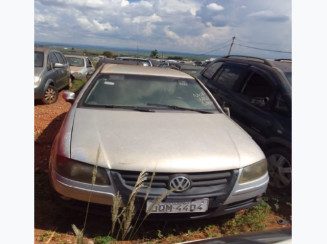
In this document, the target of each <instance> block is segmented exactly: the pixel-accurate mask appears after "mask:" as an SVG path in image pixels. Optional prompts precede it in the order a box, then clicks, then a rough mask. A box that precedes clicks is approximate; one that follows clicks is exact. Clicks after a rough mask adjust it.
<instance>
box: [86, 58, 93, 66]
mask: <svg viewBox="0 0 327 244" xmlns="http://www.w3.org/2000/svg"><path fill="white" fill-rule="evenodd" d="M86 67H92V64H91V61H90V60H89V59H88V58H87V59H86Z"/></svg>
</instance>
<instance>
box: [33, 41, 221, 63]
mask: <svg viewBox="0 0 327 244" xmlns="http://www.w3.org/2000/svg"><path fill="white" fill-rule="evenodd" d="M34 44H35V45H41V46H51V47H60V48H68V49H71V48H74V49H76V48H77V49H86V50H94V51H98V52H101V51H105V50H110V51H113V52H116V53H120V54H124V55H133V56H149V55H150V53H151V51H152V50H145V49H138V50H135V49H131V48H117V47H104V46H97V45H87V44H67V43H52V42H41V41H35V43H34ZM158 52H159V53H158V54H159V56H161V55H164V56H165V57H167V56H181V57H187V58H189V59H209V58H219V57H221V56H217V55H208V54H195V53H183V52H174V51H160V50H158Z"/></svg>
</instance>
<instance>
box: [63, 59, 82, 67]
mask: <svg viewBox="0 0 327 244" xmlns="http://www.w3.org/2000/svg"><path fill="white" fill-rule="evenodd" d="M66 59H67V61H68V63H69V66H75V67H84V59H83V58H77V57H66Z"/></svg>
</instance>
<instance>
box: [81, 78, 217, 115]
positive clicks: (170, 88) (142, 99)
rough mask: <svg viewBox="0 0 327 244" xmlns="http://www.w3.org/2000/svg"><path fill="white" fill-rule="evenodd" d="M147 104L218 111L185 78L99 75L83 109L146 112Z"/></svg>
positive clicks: (196, 84) (197, 87) (200, 89)
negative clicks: (129, 108)
mask: <svg viewBox="0 0 327 244" xmlns="http://www.w3.org/2000/svg"><path fill="white" fill-rule="evenodd" d="M150 104H161V105H169V106H179V107H183V108H189V109H201V110H208V111H217V108H216V106H215V104H214V103H213V101H212V100H211V98H210V97H209V96H208V94H207V93H206V92H205V91H204V89H203V88H202V87H201V86H200V85H199V84H198V83H197V81H196V80H195V79H188V78H172V77H157V76H144V75H123V74H122V75H120V74H102V75H100V76H98V77H97V79H96V80H95V81H94V82H93V85H92V87H91V88H90V90H89V92H88V94H87V95H86V97H85V100H84V105H91V106H111V105H115V106H137V107H145V108H148V107H149V106H150ZM150 107H151V106H150ZM165 109H167V108H165Z"/></svg>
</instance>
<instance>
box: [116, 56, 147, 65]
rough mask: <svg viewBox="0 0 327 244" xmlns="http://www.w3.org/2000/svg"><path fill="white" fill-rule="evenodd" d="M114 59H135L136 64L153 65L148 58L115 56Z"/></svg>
mask: <svg viewBox="0 0 327 244" xmlns="http://www.w3.org/2000/svg"><path fill="white" fill-rule="evenodd" d="M115 59H116V60H122V61H136V62H137V63H138V65H143V66H151V67H152V66H153V65H152V62H151V60H150V59H147V58H135V57H116V58H115Z"/></svg>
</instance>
